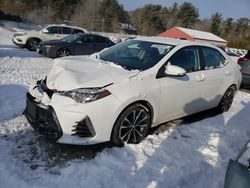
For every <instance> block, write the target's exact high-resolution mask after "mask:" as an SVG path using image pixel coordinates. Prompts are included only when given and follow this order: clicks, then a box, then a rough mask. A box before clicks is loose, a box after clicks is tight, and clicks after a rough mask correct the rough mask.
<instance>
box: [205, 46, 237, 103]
mask: <svg viewBox="0 0 250 188" xmlns="http://www.w3.org/2000/svg"><path fill="white" fill-rule="evenodd" d="M201 50H202V56H203V57H202V58H203V61H204V68H203V69H204V70H203V71H202V73H203V74H204V76H205V79H204V84H205V87H204V89H203V91H202V98H203V99H204V100H206V101H207V104H206V106H204V108H212V107H215V106H217V105H218V103H219V102H220V100H221V97H222V96H223V94H224V92H225V90H226V89H227V88H226V87H227V84H226V80H227V79H228V80H230V77H232V76H233V70H231V68H232V67H231V66H230V65H227V64H226V63H227V62H226V59H225V57H224V56H223V55H222V54H221V53H220V52H219V51H218V50H216V49H214V48H210V47H201Z"/></svg>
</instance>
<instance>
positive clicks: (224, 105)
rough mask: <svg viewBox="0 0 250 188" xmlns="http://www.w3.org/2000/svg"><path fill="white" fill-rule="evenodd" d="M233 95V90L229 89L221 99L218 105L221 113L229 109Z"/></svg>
mask: <svg viewBox="0 0 250 188" xmlns="http://www.w3.org/2000/svg"><path fill="white" fill-rule="evenodd" d="M234 93H235V91H234V88H232V87H230V88H229V89H228V90H227V91H226V93H225V94H224V96H223V97H222V100H221V104H220V106H221V111H222V112H227V111H228V110H229V109H230V107H231V105H232V103H233V98H234Z"/></svg>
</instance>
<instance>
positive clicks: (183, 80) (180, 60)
mask: <svg viewBox="0 0 250 188" xmlns="http://www.w3.org/2000/svg"><path fill="white" fill-rule="evenodd" d="M169 63H170V64H171V65H176V66H179V67H181V68H183V69H185V70H186V75H184V76H180V77H177V76H167V75H166V76H162V77H161V78H159V79H160V86H161V97H160V101H161V102H160V109H159V120H160V122H166V121H169V120H171V119H175V118H178V117H182V116H185V115H189V114H193V113H195V112H199V111H201V107H202V103H204V100H203V99H202V98H201V91H202V89H203V86H204V75H203V74H202V73H201V72H200V70H201V65H200V52H199V47H198V46H189V47H184V48H182V49H180V50H178V51H177V52H176V53H175V54H173V55H172V57H170V59H169V60H168V61H167V62H166V64H165V65H167V64H169ZM165 65H164V66H165Z"/></svg>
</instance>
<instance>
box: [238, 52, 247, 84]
mask: <svg viewBox="0 0 250 188" xmlns="http://www.w3.org/2000/svg"><path fill="white" fill-rule="evenodd" d="M238 64H239V65H240V66H241V73H242V83H241V85H242V87H245V88H250V50H248V51H247V54H246V55H245V56H244V57H240V58H239V59H238Z"/></svg>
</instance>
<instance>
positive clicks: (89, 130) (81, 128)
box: [72, 117, 95, 137]
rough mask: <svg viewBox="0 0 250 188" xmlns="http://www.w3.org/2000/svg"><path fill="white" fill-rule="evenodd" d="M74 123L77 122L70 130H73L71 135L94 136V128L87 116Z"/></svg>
mask: <svg viewBox="0 0 250 188" xmlns="http://www.w3.org/2000/svg"><path fill="white" fill-rule="evenodd" d="M76 123H77V124H76V125H74V126H73V128H74V129H73V130H72V132H73V134H72V136H79V137H94V136H95V130H94V128H93V126H92V123H91V121H90V119H89V118H88V117H86V118H85V119H83V120H82V121H79V122H76Z"/></svg>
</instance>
